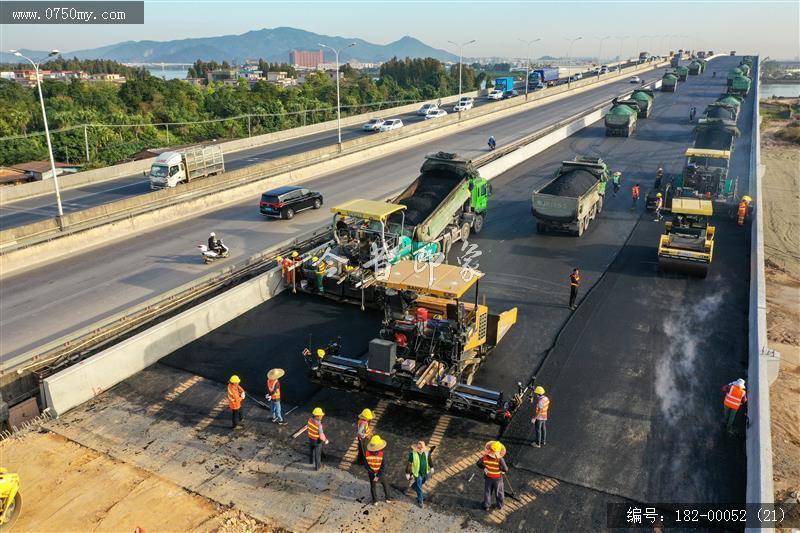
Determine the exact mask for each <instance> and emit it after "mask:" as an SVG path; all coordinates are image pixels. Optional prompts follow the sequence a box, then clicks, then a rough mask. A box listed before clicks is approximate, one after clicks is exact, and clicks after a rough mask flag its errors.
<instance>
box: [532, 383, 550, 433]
mask: <svg viewBox="0 0 800 533" xmlns="http://www.w3.org/2000/svg"><path fill="white" fill-rule="evenodd" d="M531 403H533V404H534V405H535V406H536V412H535V413H534V415H533V418H532V419H531V422H532V423H533V430H534V434H535V437H534V440H533V442H532V443H531V446H533V447H534V448H541V447H542V446H544V445H545V444H546V441H547V411H548V410H549V409H550V398H549V397H548V396H547V395H546V394H545V393H544V387H542V386H541V385H538V386H537V387H536V388H535V389H533V397H532V398H531Z"/></svg>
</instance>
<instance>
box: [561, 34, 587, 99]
mask: <svg viewBox="0 0 800 533" xmlns="http://www.w3.org/2000/svg"><path fill="white" fill-rule="evenodd" d="M564 39H566V40H568V41H569V49H568V50H567V87H569V86H570V84H571V83H572V74H570V72H569V62H570V58H571V57H572V45H573V44H575V41H580V40H581V39H583V37H575V38H574V39H570V38H569V37H564Z"/></svg>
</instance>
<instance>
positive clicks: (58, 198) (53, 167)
mask: <svg viewBox="0 0 800 533" xmlns="http://www.w3.org/2000/svg"><path fill="white" fill-rule="evenodd" d="M9 52H11V53H12V54H14V55H15V56H17V57H21V58H22V59H25V60H27V61H28V63H30V64H31V65H33V70H34V71H35V73H36V88H37V89H39V103H40V104H41V105H42V119H43V120H44V136H45V137H46V138H47V152H48V154H49V155H50V172H52V174H53V187H54V188H55V191H56V207H57V208H58V219H59V223H60V221H61V217H62V216H64V210H63V209H62V208H61V191H60V190H59V188H58V176H57V175H56V160H55V158H54V157H53V143H52V142H51V141H50V128H49V126H48V125H47V112H46V111H45V110H44V96H42V79H41V77H39V64H40V63H41V62H42V60H41V59H40V60H39V63H36V62H35V61H34V60H33V59H31V58H29V57H27V56H24V55H22V52H20V51H19V50H9ZM59 53H60V52H59V51H58V50H53V51H51V52H50V53H49V54H47V57H53V56H56V55H58V54H59Z"/></svg>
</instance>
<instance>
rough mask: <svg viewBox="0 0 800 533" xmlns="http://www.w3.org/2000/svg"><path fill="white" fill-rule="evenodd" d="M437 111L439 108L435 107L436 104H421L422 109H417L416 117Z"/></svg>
mask: <svg viewBox="0 0 800 533" xmlns="http://www.w3.org/2000/svg"><path fill="white" fill-rule="evenodd" d="M437 109H439V106H438V105H436V104H422V107H420V108H419V109H417V115H420V116H423V117H424V116H425V115H427V114H428V113H430V112H431V111H435V110H437Z"/></svg>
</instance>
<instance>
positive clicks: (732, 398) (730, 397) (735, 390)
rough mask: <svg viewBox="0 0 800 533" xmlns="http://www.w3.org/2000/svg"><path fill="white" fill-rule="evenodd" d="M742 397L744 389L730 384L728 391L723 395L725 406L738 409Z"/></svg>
mask: <svg viewBox="0 0 800 533" xmlns="http://www.w3.org/2000/svg"><path fill="white" fill-rule="evenodd" d="M743 397H744V391H743V390H742V389H741V388H739V387H737V386H735V385H734V386H732V387H731V388H730V390H729V391H728V393H727V394H726V395H725V402H724V403H725V407H730V408H731V409H739V407H741V405H742V398H743Z"/></svg>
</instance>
